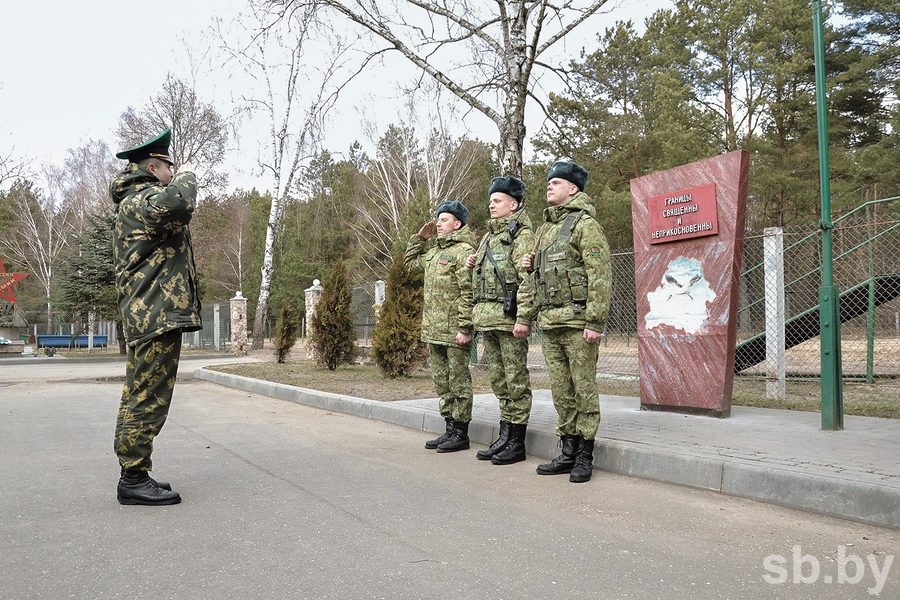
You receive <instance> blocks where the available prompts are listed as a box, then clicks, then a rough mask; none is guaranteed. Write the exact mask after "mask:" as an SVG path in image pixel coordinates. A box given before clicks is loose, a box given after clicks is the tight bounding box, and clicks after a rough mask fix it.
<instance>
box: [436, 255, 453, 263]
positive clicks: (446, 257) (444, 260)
mask: <svg viewBox="0 0 900 600" xmlns="http://www.w3.org/2000/svg"><path fill="white" fill-rule="evenodd" d="M438 262H439V263H441V264H442V265H449V264H450V263H451V262H453V257H452V256H450V255H449V254H441V256H440V258H439V259H438Z"/></svg>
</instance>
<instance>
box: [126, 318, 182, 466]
mask: <svg viewBox="0 0 900 600" xmlns="http://www.w3.org/2000/svg"><path fill="white" fill-rule="evenodd" d="M180 356H181V330H175V331H169V332H167V333H164V334H162V335H160V336H159V337H155V338H153V339H152V340H150V341H148V342H144V343H142V344H138V345H137V346H129V347H128V356H127V357H126V359H125V386H124V387H123V388H122V399H121V401H120V403H119V414H118V416H117V418H116V437H115V444H114V449H115V452H116V454H117V455H118V457H119V464H120V465H121V466H123V467H125V468H126V469H139V470H142V471H150V470H151V469H152V468H153V463H152V461H151V460H150V454H151V453H152V452H153V438H155V437H156V435H157V434H158V433H159V430H160V429H162V427H163V425H164V424H165V423H166V417H167V416H168V414H169V403H170V402H171V400H172V391H173V390H174V388H175V375H176V373H177V371H178V359H179V357H180Z"/></svg>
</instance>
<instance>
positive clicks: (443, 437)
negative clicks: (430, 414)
mask: <svg viewBox="0 0 900 600" xmlns="http://www.w3.org/2000/svg"><path fill="white" fill-rule="evenodd" d="M444 420H445V421H447V430H446V431H445V432H444V433H442V434H441V436H440V437H438V438H435V439H433V440H428V441H427V442H425V447H426V448H428V449H429V450H434V449H435V448H437V447H438V446H440V445H441V444H443V443H444V442H446V441H447V440H449V439H450V436H451V435H453V419H451V418H450V417H444Z"/></svg>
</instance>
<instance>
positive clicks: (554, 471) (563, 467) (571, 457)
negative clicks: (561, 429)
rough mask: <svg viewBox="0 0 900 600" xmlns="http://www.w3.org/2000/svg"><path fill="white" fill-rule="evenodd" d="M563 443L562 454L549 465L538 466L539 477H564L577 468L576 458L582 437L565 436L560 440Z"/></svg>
mask: <svg viewBox="0 0 900 600" xmlns="http://www.w3.org/2000/svg"><path fill="white" fill-rule="evenodd" d="M560 441H561V442H562V454H560V455H559V456H557V457H556V458H554V459H553V461H552V462H549V463H547V464H543V465H538V468H537V472H538V475H562V474H563V473H570V472H571V471H572V468H573V467H574V466H575V456H576V455H577V454H578V447H579V445H580V442H581V436H578V435H564V436H562V437H561V438H560Z"/></svg>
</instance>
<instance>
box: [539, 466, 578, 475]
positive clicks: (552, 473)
mask: <svg viewBox="0 0 900 600" xmlns="http://www.w3.org/2000/svg"><path fill="white" fill-rule="evenodd" d="M574 468H575V467H572V469H574ZM572 469H560V470H559V471H541V468H540V467H538V468H537V474H538V475H566V474H568V473H571V472H572Z"/></svg>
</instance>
